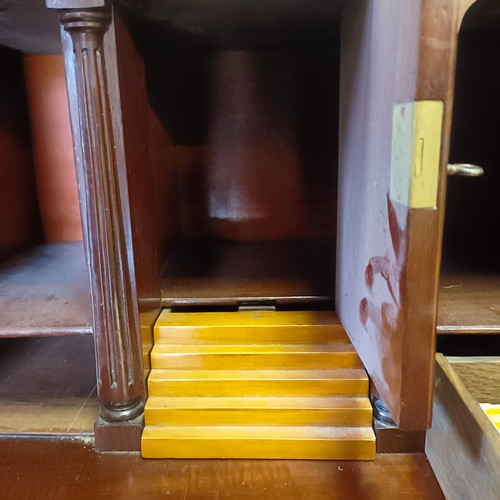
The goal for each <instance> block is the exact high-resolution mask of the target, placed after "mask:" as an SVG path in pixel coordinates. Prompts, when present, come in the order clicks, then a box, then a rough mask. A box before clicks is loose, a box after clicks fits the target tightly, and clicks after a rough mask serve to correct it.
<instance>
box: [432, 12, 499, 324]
mask: <svg viewBox="0 0 500 500" xmlns="http://www.w3.org/2000/svg"><path fill="white" fill-rule="evenodd" d="M499 56H500V16H499V14H498V11H495V10H494V5H493V3H491V2H477V3H476V4H474V5H473V6H472V7H471V9H470V10H469V11H468V13H467V15H466V16H465V18H464V21H463V24H462V27H461V31H460V34H459V41H458V53H457V69H456V81H455V102H454V109H453V124H452V131H451V144H450V146H451V148H450V163H469V164H475V165H478V166H480V167H482V168H483V170H484V174H483V175H482V176H479V177H465V176H448V181H447V194H446V198H447V199H446V213H445V226H444V239H443V264H442V273H441V290H440V314H439V320H438V328H442V331H443V333H446V332H447V333H493V332H498V331H500V321H499V319H498V301H499V299H500V261H499V259H498V255H499V253H500V243H499V240H498V238H497V237H496V234H495V232H496V228H497V227H499V225H500V197H499V196H498V193H499V190H500V149H499V148H498V133H499V127H498V116H499V114H500V95H499V93H498V88H499V85H500V66H499V65H498V64H496V63H495V62H494V61H498V58H499Z"/></svg>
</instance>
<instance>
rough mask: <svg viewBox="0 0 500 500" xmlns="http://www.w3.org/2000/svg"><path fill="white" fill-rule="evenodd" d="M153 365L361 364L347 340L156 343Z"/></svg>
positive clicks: (325, 366)
mask: <svg viewBox="0 0 500 500" xmlns="http://www.w3.org/2000/svg"><path fill="white" fill-rule="evenodd" d="M151 366H152V368H153V369H155V368H160V369H177V368H188V369H207V370H216V369H221V370H222V369H240V370H252V369H261V370H265V369H279V368H290V369H293V368H295V369H316V370H325V369H333V368H362V367H363V365H362V363H361V360H360V359H359V356H358V355H357V353H356V351H355V350H354V347H353V346H352V345H351V344H344V343H336V344H321V345H320V344H310V345H306V344H295V345H291V344H260V345H250V344H239V345H238V344H237V345H194V346H193V345H179V344H156V345H155V347H154V349H153V351H152V353H151Z"/></svg>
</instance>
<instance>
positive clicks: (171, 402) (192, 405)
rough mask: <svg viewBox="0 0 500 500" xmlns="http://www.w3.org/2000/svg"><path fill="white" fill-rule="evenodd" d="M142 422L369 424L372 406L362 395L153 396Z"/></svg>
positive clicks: (184, 423)
mask: <svg viewBox="0 0 500 500" xmlns="http://www.w3.org/2000/svg"><path fill="white" fill-rule="evenodd" d="M144 419H145V423H146V425H162V424H165V423H168V424H169V425H205V426H206V425H211V424H212V423H213V422H214V420H215V419H216V420H217V422H218V424H219V425H223V426H233V425H248V424H250V423H251V424H252V425H283V423H284V422H286V423H287V425H306V426H307V425H318V426H319V425H321V426H324V425H340V426H342V425H344V426H347V427H353V426H371V423H372V407H371V404H370V402H369V401H368V398H362V397H352V398H349V397H339V398H333V397H331V398H325V397H300V398H298V397H265V396H254V397H222V398H217V397H209V396H205V397H202V398H197V397H156V396H150V397H149V398H148V401H147V403H146V408H145V411H144Z"/></svg>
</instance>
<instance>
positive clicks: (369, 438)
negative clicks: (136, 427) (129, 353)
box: [142, 424, 375, 460]
mask: <svg viewBox="0 0 500 500" xmlns="http://www.w3.org/2000/svg"><path fill="white" fill-rule="evenodd" d="M142 456H143V457H145V458H169V457H170V458H225V459H228V458H254V459H262V458H266V459H289V458H290V459H299V460H300V459H306V460H307V459H313V460H373V459H374V458H375V438H374V435H373V430H372V429H371V427H370V426H367V427H366V426H365V427H337V426H317V427H314V426H310V425H309V426H293V427H290V426H281V425H280V426H270V427H268V426H265V425H257V426H253V425H248V424H247V425H240V426H221V425H215V426H212V425H210V426H201V425H196V426H178V425H174V426H165V427H155V428H153V427H148V426H146V427H145V429H144V432H143V434H142Z"/></svg>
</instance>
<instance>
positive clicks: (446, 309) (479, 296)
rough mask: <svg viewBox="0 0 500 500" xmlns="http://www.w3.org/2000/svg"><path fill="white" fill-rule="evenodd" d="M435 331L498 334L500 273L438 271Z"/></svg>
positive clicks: (499, 329) (499, 330)
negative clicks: (439, 273) (439, 277)
mask: <svg viewBox="0 0 500 500" xmlns="http://www.w3.org/2000/svg"><path fill="white" fill-rule="evenodd" d="M437 331H438V333H446V334H448V333H449V334H451V333H456V334H473V333H479V334H488V333H493V334H498V333H500V274H498V273H478V272H477V273H474V272H442V273H441V279H440V282H439V302H438V318H437Z"/></svg>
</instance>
